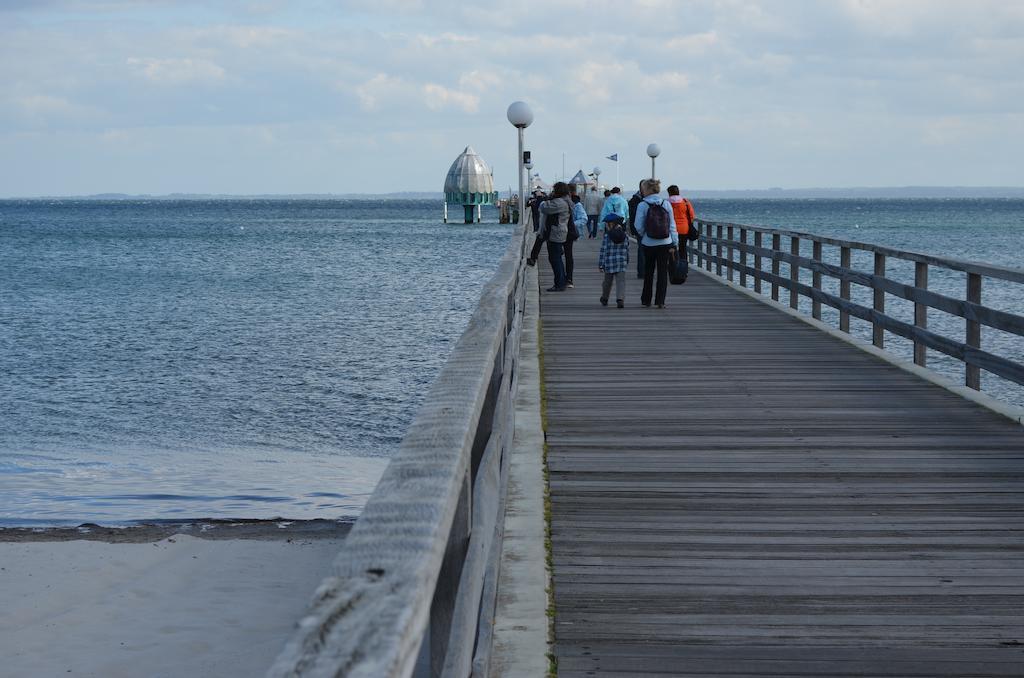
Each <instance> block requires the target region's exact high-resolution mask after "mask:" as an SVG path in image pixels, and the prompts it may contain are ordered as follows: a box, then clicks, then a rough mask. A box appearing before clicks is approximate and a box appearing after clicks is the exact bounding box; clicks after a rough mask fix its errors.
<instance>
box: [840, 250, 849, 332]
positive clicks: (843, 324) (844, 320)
mask: <svg viewBox="0 0 1024 678" xmlns="http://www.w3.org/2000/svg"><path fill="white" fill-rule="evenodd" d="M839 266H840V267H841V268H843V269H844V270H845V271H849V270H850V248H849V247H840V248H839ZM839 298H840V299H842V300H843V301H849V300H850V281H849V280H848V279H846V278H843V279H842V280H840V281H839ZM839 330H840V331H842V332H846V333H847V334H849V333H850V312H849V311H847V310H846V309H842V310H840V311H839Z"/></svg>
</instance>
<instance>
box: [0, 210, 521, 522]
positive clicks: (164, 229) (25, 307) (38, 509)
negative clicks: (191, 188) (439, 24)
mask: <svg viewBox="0 0 1024 678" xmlns="http://www.w3.org/2000/svg"><path fill="white" fill-rule="evenodd" d="M460 214H461V210H460ZM484 214H485V216H486V217H487V219H488V220H489V221H490V222H492V223H483V224H474V225H466V224H447V225H446V224H444V223H442V218H441V215H442V211H441V205H440V203H439V202H416V201H340V200H323V201H289V200H261V201H242V200H226V201H169V200H159V201H156V200H155V201H109V202H106V201H66V200H62V201H0V524H6V525H15V524H16V525H47V524H68V523H71V524H78V523H81V522H96V523H103V524H116V523H122V522H128V521H138V520H185V519H193V518H199V517H214V518H271V517H284V518H295V519H301V518H316V517H320V518H334V517H344V516H352V515H355V514H357V513H358V512H359V509H360V508H361V506H362V505H363V503H364V502H365V500H366V497H367V496H368V495H369V493H370V492H371V491H372V489H373V487H374V485H375V483H376V481H377V479H378V478H379V476H380V473H381V471H382V469H383V467H384V465H385V464H386V462H387V458H388V456H389V455H390V454H392V452H393V451H394V450H395V449H396V447H397V446H398V444H399V442H400V440H401V438H402V436H403V434H404V432H405V430H406V428H407V427H408V425H409V422H410V421H411V420H412V418H413V416H414V414H415V412H416V410H417V408H418V406H419V404H420V403H421V401H422V400H423V397H424V395H425V393H426V391H427V389H428V387H429V386H430V384H431V383H432V382H433V380H434V378H435V377H436V376H437V374H438V373H439V371H440V369H441V366H442V365H443V364H444V362H445V360H446V359H447V357H448V355H449V353H450V352H451V350H452V347H453V346H454V344H455V342H456V341H457V340H458V338H459V336H460V334H461V333H462V330H463V329H464V327H465V326H466V323H467V321H468V319H469V317H470V315H471V313H472V312H473V310H474V308H475V307H476V304H477V300H478V298H479V295H480V291H481V289H482V286H483V284H484V283H485V282H486V281H487V280H488V279H489V278H490V277H491V276H492V274H493V272H494V270H495V268H496V266H497V263H498V261H499V259H500V258H501V256H502V254H503V253H504V251H505V249H506V247H507V246H508V243H509V236H510V233H511V227H510V226H507V225H499V224H497V223H493V222H495V221H496V213H495V212H494V210H493V209H490V208H488V209H486V210H485V212H484Z"/></svg>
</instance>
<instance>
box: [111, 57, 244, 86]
mask: <svg viewBox="0 0 1024 678" xmlns="http://www.w3.org/2000/svg"><path fill="white" fill-rule="evenodd" d="M127 63H128V65H129V66H130V67H132V68H133V69H135V71H136V72H138V73H140V74H141V75H142V76H144V77H145V78H146V79H147V80H150V81H151V82H156V83H160V84H167V85H183V84H188V83H203V84H210V83H216V82H220V81H222V80H224V76H225V71H224V69H223V68H222V67H220V66H218V65H217V64H215V63H213V62H212V61H207V60H205V59H193V58H184V59H154V58H139V57H129V58H128V60H127Z"/></svg>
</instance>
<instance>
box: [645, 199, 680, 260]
mask: <svg viewBox="0 0 1024 678" xmlns="http://www.w3.org/2000/svg"><path fill="white" fill-rule="evenodd" d="M657 209H662V210H665V211H666V212H667V213H668V223H669V224H675V219H674V218H673V216H672V207H671V203H669V201H668V200H665V199H664V198H662V197H661V196H660V195H657V194H655V195H649V196H647V197H646V198H644V199H643V201H641V203H640V204H639V205H637V207H636V232H637V233H639V234H640V237H641V240H640V244H641V245H646V246H647V247H656V246H658V245H676V246H678V245H679V233H677V232H676V229H674V228H671V226H670V227H669V229H668V237H667V238H659V239H655V238H651V237H650V236H648V235H647V234H646V233H645V232H644V221H646V219H647V212H648V211H649V210H657Z"/></svg>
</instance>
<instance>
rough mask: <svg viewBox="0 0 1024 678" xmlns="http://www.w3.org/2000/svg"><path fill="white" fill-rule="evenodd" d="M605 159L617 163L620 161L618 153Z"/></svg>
mask: <svg viewBox="0 0 1024 678" xmlns="http://www.w3.org/2000/svg"><path fill="white" fill-rule="evenodd" d="M605 157H606V158H608V159H609V160H614V161H615V162H618V161H619V154H618V153H612V154H611V155H608V156H605Z"/></svg>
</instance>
